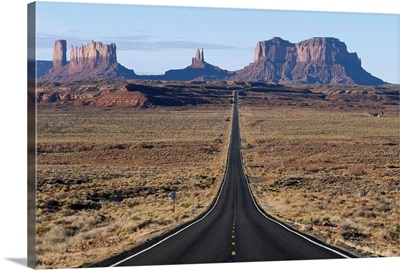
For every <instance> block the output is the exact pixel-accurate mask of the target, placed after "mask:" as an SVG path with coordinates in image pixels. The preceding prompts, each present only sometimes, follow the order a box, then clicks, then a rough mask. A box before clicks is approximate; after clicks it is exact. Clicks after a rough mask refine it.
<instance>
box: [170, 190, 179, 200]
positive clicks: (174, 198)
mask: <svg viewBox="0 0 400 270" xmlns="http://www.w3.org/2000/svg"><path fill="white" fill-rule="evenodd" d="M171 199H172V200H173V201H175V200H176V199H178V195H177V194H176V192H175V191H172V192H171Z"/></svg>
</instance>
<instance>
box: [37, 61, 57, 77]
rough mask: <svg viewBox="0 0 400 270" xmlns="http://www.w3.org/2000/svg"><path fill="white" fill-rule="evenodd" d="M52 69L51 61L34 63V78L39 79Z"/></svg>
mask: <svg viewBox="0 0 400 270" xmlns="http://www.w3.org/2000/svg"><path fill="white" fill-rule="evenodd" d="M52 67H53V61H47V60H39V61H36V76H37V77H41V76H43V75H45V74H46V72H47V71H49V69H51V68H52Z"/></svg>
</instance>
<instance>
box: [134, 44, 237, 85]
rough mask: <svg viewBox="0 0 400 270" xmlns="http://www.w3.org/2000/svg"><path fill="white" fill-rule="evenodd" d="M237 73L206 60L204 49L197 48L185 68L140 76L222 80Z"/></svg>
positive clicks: (163, 78) (167, 78) (171, 79)
mask: <svg viewBox="0 0 400 270" xmlns="http://www.w3.org/2000/svg"><path fill="white" fill-rule="evenodd" d="M234 75H235V72H232V71H228V70H224V69H221V68H219V67H217V66H213V65H211V64H209V63H207V62H206V61H205V60H204V50H203V49H202V50H201V51H200V50H199V49H197V51H196V56H195V57H194V58H192V64H191V65H190V66H187V67H186V68H184V69H175V70H168V71H167V72H165V74H164V75H155V76H140V77H141V79H154V80H169V81H221V80H227V79H229V78H231V77H232V76H234Z"/></svg>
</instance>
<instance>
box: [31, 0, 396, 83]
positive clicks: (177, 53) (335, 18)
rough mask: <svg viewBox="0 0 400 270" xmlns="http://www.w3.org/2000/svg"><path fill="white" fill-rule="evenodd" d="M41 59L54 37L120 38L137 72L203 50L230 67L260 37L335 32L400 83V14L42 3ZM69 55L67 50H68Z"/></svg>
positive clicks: (71, 41)
mask: <svg viewBox="0 0 400 270" xmlns="http://www.w3.org/2000/svg"><path fill="white" fill-rule="evenodd" d="M36 18H37V27H36V30H37V59H39V60H51V58H52V49H53V46H54V41H55V40H56V39H66V40H67V43H68V45H67V47H68V49H69V47H70V45H74V46H80V45H81V44H86V43H88V42H90V40H94V41H100V42H103V43H107V44H109V43H111V42H115V43H116V45H117V58H118V62H119V63H121V64H122V65H124V66H125V67H127V68H129V69H133V70H134V71H135V72H136V73H137V74H163V73H164V72H165V71H167V70H169V69H180V68H185V67H186V66H188V65H190V63H191V58H192V57H194V55H195V50H196V49H197V48H204V55H205V60H206V61H207V62H208V63H210V64H213V65H216V66H219V67H220V68H223V69H227V70H238V69H241V68H243V67H245V66H247V65H248V64H249V63H251V62H252V61H253V54H254V47H255V45H256V43H257V42H258V41H262V40H268V39H271V38H273V37H275V36H277V37H281V38H283V39H285V40H288V41H290V42H292V43H296V42H299V41H302V40H305V39H309V38H312V37H336V38H338V39H340V40H341V41H343V42H345V43H346V45H347V49H348V51H349V52H357V54H358V56H359V57H360V58H361V61H362V66H363V67H364V69H365V70H367V71H368V72H370V73H371V74H372V75H374V76H377V77H379V78H381V79H383V80H384V81H387V82H390V83H399V15H398V14H396V13H395V12H394V14H372V13H350V12H316V11H278V10H260V9H235V8H205V7H166V6H163V7H160V6H141V5H128V4H117V5H113V4H90V3H89V4H81V3H60V2H37V14H36ZM67 57H69V51H68V52H67Z"/></svg>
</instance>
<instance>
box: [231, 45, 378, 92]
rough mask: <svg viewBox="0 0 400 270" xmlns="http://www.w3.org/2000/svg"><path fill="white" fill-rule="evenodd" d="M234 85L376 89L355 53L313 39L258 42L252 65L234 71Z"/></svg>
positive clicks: (375, 81) (372, 79) (373, 80)
mask: <svg viewBox="0 0 400 270" xmlns="http://www.w3.org/2000/svg"><path fill="white" fill-rule="evenodd" d="M232 79H233V80H237V81H259V82H274V83H304V84H305V83H308V84H315V83H317V84H363V85H380V84H384V82H383V81H382V80H381V79H379V78H376V77H374V76H372V75H371V74H369V73H368V72H366V71H365V70H364V69H363V68H362V67H361V60H360V59H359V58H358V56H357V54H356V53H349V52H348V51H347V46H346V44H345V43H343V42H341V41H340V40H339V39H336V38H325V37H317V38H311V39H308V40H304V41H301V42H299V43H296V44H293V43H290V42H289V41H287V40H283V39H281V38H278V37H275V38H273V39H271V40H268V41H262V42H258V43H257V45H256V48H255V50H254V62H253V63H251V64H250V65H248V66H247V67H245V68H243V69H241V70H239V71H237V74H236V76H234V77H233V78H232Z"/></svg>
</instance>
